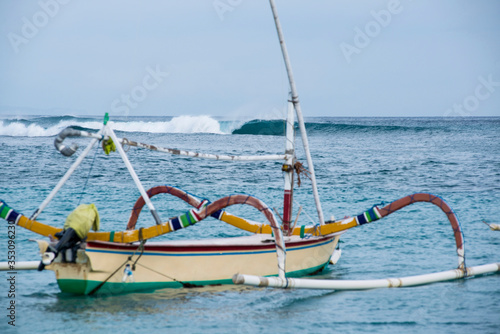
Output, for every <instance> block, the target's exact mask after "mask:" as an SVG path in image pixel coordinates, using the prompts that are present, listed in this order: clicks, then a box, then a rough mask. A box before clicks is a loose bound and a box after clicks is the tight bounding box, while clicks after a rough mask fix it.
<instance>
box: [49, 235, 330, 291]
mask: <svg viewBox="0 0 500 334" xmlns="http://www.w3.org/2000/svg"><path fill="white" fill-rule="evenodd" d="M338 240H339V235H330V236H328V237H310V238H303V239H301V238H300V237H297V236H293V237H288V238H286V248H287V257H286V272H287V276H288V277H300V276H304V275H309V274H313V273H315V272H318V271H321V270H322V269H323V268H324V267H325V266H326V265H328V263H329V261H330V258H331V257H332V254H333V252H334V251H335V248H336V246H337V243H338ZM136 261H137V262H136ZM134 262H136V263H135V270H134V271H133V272H132V275H130V276H126V275H125V278H126V280H125V281H124V271H125V268H126V265H127V264H129V265H130V267H132V266H133V264H134ZM47 269H51V270H53V271H55V273H56V278H57V282H58V284H59V287H60V289H61V291H63V292H68V293H75V294H93V293H96V292H98V293H112V294H117V293H124V292H131V291H144V290H151V291H152V290H157V289H163V288H180V287H183V286H184V287H192V286H203V285H217V284H232V280H231V279H232V277H233V275H234V274H237V273H247V274H252V275H257V276H275V275H277V274H278V266H277V257H276V247H275V244H274V240H272V239H271V238H269V236H266V235H252V236H248V237H237V238H223V239H207V240H186V241H170V242H161V243H160V242H156V243H153V242H151V243H146V245H145V246H144V251H143V252H142V255H141V251H140V249H139V244H138V243H134V244H116V243H110V242H89V243H88V244H87V246H86V249H85V250H80V251H79V252H78V257H77V262H76V263H63V262H61V260H60V257H58V258H57V259H56V261H55V262H54V263H52V264H51V265H50V266H49V267H47Z"/></svg>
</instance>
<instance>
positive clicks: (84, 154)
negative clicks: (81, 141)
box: [30, 128, 104, 220]
mask: <svg viewBox="0 0 500 334" xmlns="http://www.w3.org/2000/svg"><path fill="white" fill-rule="evenodd" d="M103 129H104V128H103ZM103 129H101V130H99V132H97V136H100V135H101V133H102V131H103ZM98 140H99V139H97V138H94V139H92V141H91V142H90V144H89V145H88V146H87V148H85V151H83V152H82V154H80V155H79V156H78V158H77V159H76V161H75V162H74V163H73V165H72V166H71V167H70V168H69V169H68V171H67V172H66V174H64V176H63V177H62V179H61V180H59V183H57V185H56V186H55V188H54V189H52V191H51V192H50V194H49V196H47V198H46V199H45V200H44V201H43V202H42V204H40V206H39V207H38V209H36V210H35V212H33V214H32V215H31V217H30V220H35V219H36V218H37V217H38V215H39V214H40V213H42V211H43V209H45V207H46V206H47V205H48V204H49V203H50V201H52V199H53V198H54V196H55V195H56V194H57V192H58V191H59V190H60V189H61V187H62V186H63V185H64V183H66V181H68V179H69V177H70V176H71V174H73V172H74V171H75V169H76V168H77V167H78V166H79V165H80V164H81V163H82V161H83V159H84V158H85V157H86V156H87V154H89V152H90V150H91V149H92V147H93V146H94V145H95V143H97V141H98Z"/></svg>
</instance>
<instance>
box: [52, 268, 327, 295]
mask: <svg viewBox="0 0 500 334" xmlns="http://www.w3.org/2000/svg"><path fill="white" fill-rule="evenodd" d="M327 264H328V261H327V262H326V263H324V264H322V265H319V266H317V267H314V268H308V269H303V270H298V271H293V272H289V273H287V274H286V276H287V277H295V278H297V277H302V276H307V275H310V274H313V273H316V272H319V271H321V270H323V269H324V268H325V267H326V266H327ZM270 276H278V275H270ZM184 283H189V284H192V285H199V286H205V285H221V284H224V285H232V284H233V281H232V279H224V280H213V281H189V282H184ZM57 284H58V285H59V289H61V291H62V292H64V293H71V294H77V295H88V294H89V293H90V292H91V291H92V290H93V289H94V288H96V287H97V286H98V285H99V284H101V282H100V281H87V280H78V279H58V280H57ZM178 288H182V284H181V283H178V282H140V283H111V282H106V283H104V284H103V286H102V287H101V288H100V289H99V291H97V293H96V295H117V294H122V293H130V292H153V291H155V290H160V289H178Z"/></svg>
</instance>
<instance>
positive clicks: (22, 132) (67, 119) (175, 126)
mask: <svg viewBox="0 0 500 334" xmlns="http://www.w3.org/2000/svg"><path fill="white" fill-rule="evenodd" d="M144 119H145V120H137V118H133V119H126V118H123V117H122V118H114V120H113V121H114V129H115V130H116V131H122V132H143V133H213V134H245V135H272V136H283V135H284V134H285V121H284V120H276V119H274V120H261V119H254V120H250V121H246V122H245V121H241V120H240V121H228V120H223V121H218V120H216V119H214V118H212V117H210V116H178V117H172V118H166V119H162V118H158V117H149V118H148V117H145V118H144ZM69 126H72V127H75V128H77V129H82V130H89V131H94V130H98V129H100V128H101V127H102V120H101V117H76V116H70V115H66V116H41V117H40V116H28V117H22V118H21V117H11V118H9V117H4V118H0V136H12V137H50V136H55V135H57V134H58V133H59V132H60V131H61V130H62V129H64V128H66V127H69ZM295 128H296V129H298V125H297V124H295ZM306 129H307V132H308V134H311V135H314V134H317V133H320V134H325V133H326V134H328V133H336V134H338V133H347V134H348V133H368V132H373V133H375V132H389V131H396V132H397V131H414V132H419V131H423V130H429V128H426V127H418V126H403V125H391V124H384V123H383V121H380V120H378V121H377V122H374V123H369V121H366V120H364V121H363V120H361V121H360V120H357V121H356V123H350V122H348V121H346V122H341V121H335V122H332V121H328V120H323V121H308V122H306Z"/></svg>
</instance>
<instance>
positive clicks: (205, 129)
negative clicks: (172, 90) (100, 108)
mask: <svg viewBox="0 0 500 334" xmlns="http://www.w3.org/2000/svg"><path fill="white" fill-rule="evenodd" d="M69 126H72V127H76V128H79V129H83V130H98V129H100V128H101V127H102V121H101V120H100V118H99V119H98V118H89V117H74V116H62V117H32V118H30V117H26V118H5V119H2V120H0V136H11V137H50V136H55V135H57V134H58V133H59V132H60V131H61V130H63V129H64V128H66V127H69ZM113 128H114V129H115V130H116V131H123V132H146V133H215V134H222V133H223V132H222V131H221V124H220V123H219V121H217V120H215V119H213V118H211V117H210V116H178V117H172V118H170V119H168V120H164V119H162V120H158V118H156V119H151V120H147V121H144V120H140V121H139V120H118V121H114V127H113Z"/></svg>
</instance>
